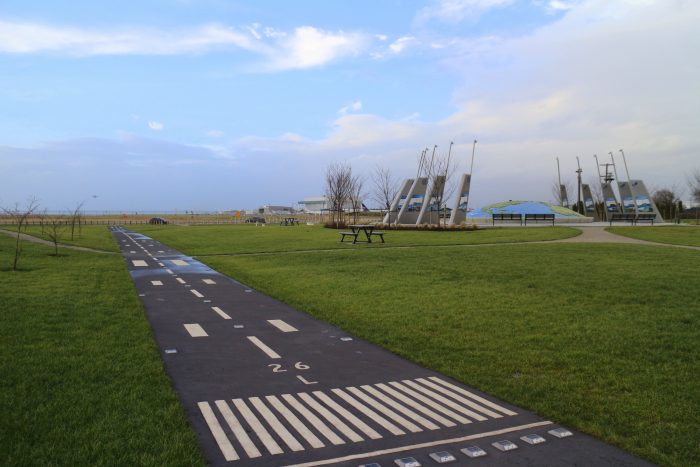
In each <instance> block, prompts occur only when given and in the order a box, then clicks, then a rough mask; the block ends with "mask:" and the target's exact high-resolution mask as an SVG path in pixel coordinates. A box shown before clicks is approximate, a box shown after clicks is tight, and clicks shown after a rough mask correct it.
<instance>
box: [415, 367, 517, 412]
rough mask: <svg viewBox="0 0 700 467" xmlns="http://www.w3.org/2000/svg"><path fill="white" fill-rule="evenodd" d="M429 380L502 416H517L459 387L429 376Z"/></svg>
mask: <svg viewBox="0 0 700 467" xmlns="http://www.w3.org/2000/svg"><path fill="white" fill-rule="evenodd" d="M429 379H431V380H433V381H435V382H436V383H440V384H442V385H443V386H447V387H448V388H450V389H454V390H455V391H457V392H459V393H462V394H464V395H465V396H467V397H470V398H472V399H474V400H475V401H477V402H481V403H482V404H484V405H485V406H488V407H491V408H492V409H494V410H498V411H499V412H501V413H504V414H506V415H517V413H516V412H513V411H512V410H508V409H506V408H505V407H501V406H500V405H498V404H494V403H493V402H491V401H489V400H486V399H484V398H483V397H479V396H477V395H476V394H474V393H472V392H469V391H467V390H466V389H464V388H460V387H459V386H455V385H454V384H451V383H448V382H447V381H443V380H442V379H440V378H438V377H437V376H431V377H430V378H429Z"/></svg>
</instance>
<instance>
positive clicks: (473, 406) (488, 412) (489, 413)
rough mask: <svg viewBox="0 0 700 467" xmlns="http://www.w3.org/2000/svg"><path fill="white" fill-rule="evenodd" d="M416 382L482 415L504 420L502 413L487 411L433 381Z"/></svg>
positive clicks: (423, 379) (419, 380)
mask: <svg viewBox="0 0 700 467" xmlns="http://www.w3.org/2000/svg"><path fill="white" fill-rule="evenodd" d="M416 381H418V382H419V383H421V384H424V385H426V386H428V387H430V388H433V389H435V390H436V391H439V392H441V393H443V394H446V395H448V396H450V397H451V398H453V399H455V400H457V401H459V402H461V403H462V404H464V405H466V406H467V407H471V408H472V409H474V410H478V411H479V412H481V413H483V414H485V415H488V416H489V417H493V418H503V415H501V414H500V413H496V412H494V411H492V410H489V409H487V408H486V407H483V406H481V405H479V404H477V403H476V402H472V401H470V400H469V399H465V398H464V397H462V396H460V395H459V394H455V393H454V392H452V391H450V390H448V389H445V388H443V387H442V386H439V385H437V384H435V383H433V382H432V381H428V380H427V379H425V378H418V379H416Z"/></svg>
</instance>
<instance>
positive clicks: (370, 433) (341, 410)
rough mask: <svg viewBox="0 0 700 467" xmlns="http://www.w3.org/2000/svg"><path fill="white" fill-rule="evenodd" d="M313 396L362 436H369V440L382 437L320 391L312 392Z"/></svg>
mask: <svg viewBox="0 0 700 467" xmlns="http://www.w3.org/2000/svg"><path fill="white" fill-rule="evenodd" d="M313 394H314V395H315V396H316V397H318V398H319V399H321V402H323V403H324V404H326V405H327V406H328V407H330V408H331V409H333V410H335V411H336V412H338V413H339V414H340V415H342V416H343V417H345V419H346V420H347V421H349V422H350V423H352V424H353V425H355V426H356V427H357V428H358V429H359V430H360V431H362V432H363V433H364V434H366V435H367V436H369V437H370V438H371V439H379V438H381V437H382V435H380V434H379V433H377V432H376V431H374V430H373V429H372V428H370V427H369V426H367V424H366V423H365V422H363V421H362V420H360V419H359V418H357V417H356V416H354V415H353V414H351V413H350V412H348V411H347V410H345V409H344V408H343V407H341V406H340V405H338V404H337V403H336V402H335V401H334V400H333V399H331V398H330V397H328V396H327V395H325V394H324V393H322V392H321V391H314V392H313Z"/></svg>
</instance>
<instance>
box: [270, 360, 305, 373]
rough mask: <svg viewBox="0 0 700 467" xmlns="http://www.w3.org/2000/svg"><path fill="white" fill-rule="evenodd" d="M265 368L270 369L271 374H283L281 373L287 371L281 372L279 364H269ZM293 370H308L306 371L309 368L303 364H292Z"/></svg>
mask: <svg viewBox="0 0 700 467" xmlns="http://www.w3.org/2000/svg"><path fill="white" fill-rule="evenodd" d="M267 366H269V367H272V372H273V373H283V372H285V371H287V370H283V369H282V365H280V364H278V363H271V364H269V365H267ZM294 368H296V369H297V370H308V369H309V368H311V367H310V366H309V365H306V364H305V363H302V362H296V363H295V364H294Z"/></svg>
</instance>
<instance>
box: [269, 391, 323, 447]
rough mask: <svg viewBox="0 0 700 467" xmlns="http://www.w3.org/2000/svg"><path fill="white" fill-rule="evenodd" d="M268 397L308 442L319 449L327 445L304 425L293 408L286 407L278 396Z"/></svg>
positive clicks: (271, 403)
mask: <svg viewBox="0 0 700 467" xmlns="http://www.w3.org/2000/svg"><path fill="white" fill-rule="evenodd" d="M266 399H267V402H269V403H270V405H272V406H273V407H274V408H275V409H277V411H278V412H279V413H280V414H282V416H283V417H284V418H285V419H286V420H287V421H288V422H289V424H290V425H292V428H294V429H295V430H296V431H297V432H298V433H299V434H300V435H301V436H302V437H303V438H304V439H305V440H306V442H307V443H309V444H310V445H311V447H312V448H316V449H318V448H322V447H325V446H326V445H325V444H323V442H321V440H320V439H318V438H317V437H316V435H314V434H313V433H312V432H311V430H309V429H308V428H306V425H304V424H303V423H302V422H301V420H299V419H298V418H297V416H296V415H294V414H293V413H292V411H291V410H289V409H288V408H287V407H285V405H284V404H283V403H282V401H280V400H279V399H278V398H277V397H275V396H267V397H266Z"/></svg>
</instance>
